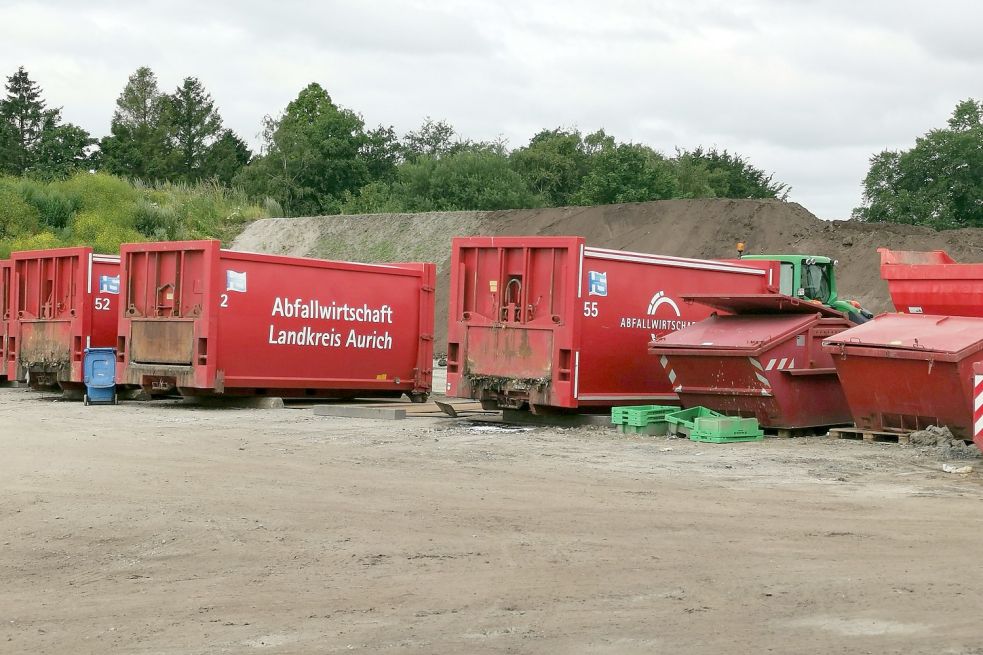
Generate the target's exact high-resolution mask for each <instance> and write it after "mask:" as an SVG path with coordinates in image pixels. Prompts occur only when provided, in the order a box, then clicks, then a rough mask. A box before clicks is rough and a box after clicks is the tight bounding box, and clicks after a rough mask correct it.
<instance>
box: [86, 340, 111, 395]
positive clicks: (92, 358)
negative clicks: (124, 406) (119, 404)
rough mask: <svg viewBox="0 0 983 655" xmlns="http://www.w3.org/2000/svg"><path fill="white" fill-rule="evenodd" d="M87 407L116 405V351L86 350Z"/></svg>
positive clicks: (109, 349)
mask: <svg viewBox="0 0 983 655" xmlns="http://www.w3.org/2000/svg"><path fill="white" fill-rule="evenodd" d="M82 368H83V374H84V378H83V379H84V382H85V396H83V398H82V400H83V401H84V402H85V404H86V405H115V404H116V349H115V348H86V349H85V360H84V361H83V363H82Z"/></svg>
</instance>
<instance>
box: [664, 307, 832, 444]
mask: <svg viewBox="0 0 983 655" xmlns="http://www.w3.org/2000/svg"><path fill="white" fill-rule="evenodd" d="M686 299H687V300H693V301H696V300H698V301H699V302H701V303H703V304H708V305H711V306H713V307H715V308H717V309H723V310H727V311H731V312H734V313H735V315H731V316H719V315H716V314H714V315H712V316H710V317H709V318H707V319H705V320H703V321H700V322H699V323H695V324H693V325H690V326H688V327H685V328H683V329H681V330H678V331H676V332H673V333H670V334H667V335H665V336H664V337H661V338H659V339H658V340H656V341H654V342H652V343H651V344H650V345H649V352H650V353H651V354H652V355H655V356H657V357H658V358H659V363H660V364H661V365H662V368H663V369H664V370H665V372H666V375H667V376H668V377H669V380H670V381H671V382H672V385H673V391H675V392H676V393H677V394H678V395H679V401H680V402H681V403H682V405H683V406H684V407H687V408H688V407H695V406H703V407H708V408H710V409H713V410H716V411H718V412H723V413H725V414H732V415H735V414H736V415H740V416H745V417H754V418H756V419H758V423H759V424H760V425H762V426H763V427H773V428H792V429H794V428H805V427H814V426H820V425H836V424H842V423H848V422H849V421H850V411H849V408H848V406H847V403H846V398H844V396H843V391H842V389H841V388H840V384H839V380H838V379H837V377H836V369H835V368H834V367H833V363H832V361H831V358H830V355H829V354H828V353H826V352H825V351H824V350H823V347H822V340H823V339H824V338H826V337H829V336H832V335H834V334H837V333H840V332H842V331H844V330H846V329H848V328H849V327H850V325H851V323H850V322H849V320H848V319H847V318H846V317H845V316H844V315H843V314H841V313H840V312H837V311H835V310H832V309H830V308H828V307H825V306H822V305H818V304H814V303H810V302H802V301H799V300H796V299H795V298H790V297H788V296H778V295H771V294H769V295H749V296H730V297H710V296H690V297H686Z"/></svg>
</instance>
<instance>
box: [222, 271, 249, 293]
mask: <svg viewBox="0 0 983 655" xmlns="http://www.w3.org/2000/svg"><path fill="white" fill-rule="evenodd" d="M225 290H226V291H237V292H239V293H246V274H245V273H244V272H243V273H239V272H237V271H232V270H229V271H226V272H225Z"/></svg>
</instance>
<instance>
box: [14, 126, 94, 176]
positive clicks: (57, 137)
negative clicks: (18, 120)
mask: <svg viewBox="0 0 983 655" xmlns="http://www.w3.org/2000/svg"><path fill="white" fill-rule="evenodd" d="M95 143H96V140H95V139H93V138H92V137H90V136H89V133H88V132H86V131H85V130H83V129H82V128H81V127H79V126H77V125H73V124H71V123H62V122H61V110H60V109H51V110H48V111H47V112H45V119H44V128H43V129H42V130H41V138H40V139H39V140H38V143H37V147H36V149H35V154H36V157H35V161H34V164H33V165H32V166H31V168H30V170H29V172H30V173H32V174H34V175H36V176H39V177H45V178H58V177H66V176H68V175H69V174H71V173H72V172H73V171H77V170H80V169H86V168H88V167H89V164H90V163H91V160H92V158H91V155H90V154H89V146H91V145H94V144H95Z"/></svg>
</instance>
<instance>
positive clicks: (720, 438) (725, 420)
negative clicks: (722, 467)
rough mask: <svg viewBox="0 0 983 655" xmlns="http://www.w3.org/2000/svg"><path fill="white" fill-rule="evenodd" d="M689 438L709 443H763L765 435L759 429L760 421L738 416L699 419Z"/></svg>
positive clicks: (694, 423) (695, 422) (694, 422)
mask: <svg viewBox="0 0 983 655" xmlns="http://www.w3.org/2000/svg"><path fill="white" fill-rule="evenodd" d="M689 438H690V439H691V440H692V441H705V442H708V443H732V442H736V441H761V440H762V439H764V438H765V433H764V431H762V430H761V429H760V428H759V427H758V419H755V418H740V417H738V416H709V417H698V418H696V419H695V420H694V421H693V427H692V428H691V429H690V432H689Z"/></svg>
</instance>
